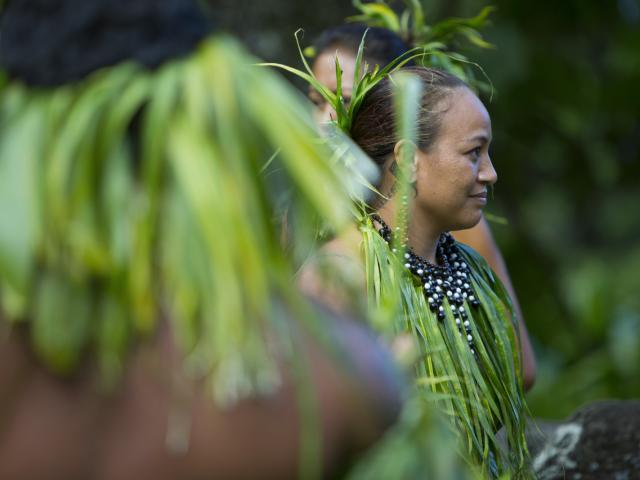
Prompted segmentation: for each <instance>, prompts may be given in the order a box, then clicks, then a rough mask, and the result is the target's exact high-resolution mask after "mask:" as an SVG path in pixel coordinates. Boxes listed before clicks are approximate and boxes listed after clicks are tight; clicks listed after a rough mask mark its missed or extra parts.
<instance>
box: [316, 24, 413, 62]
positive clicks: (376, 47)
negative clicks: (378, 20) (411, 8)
mask: <svg viewBox="0 0 640 480" xmlns="http://www.w3.org/2000/svg"><path fill="white" fill-rule="evenodd" d="M365 32H367V36H366V38H365V43H364V51H363V56H364V59H365V61H366V62H367V63H368V64H369V65H374V64H375V65H380V67H384V66H385V65H387V64H388V63H390V62H391V61H393V60H394V59H396V58H397V57H399V56H400V55H403V54H404V53H406V52H407V51H409V49H410V47H409V46H408V45H407V44H406V43H405V42H404V40H402V38H400V37H399V36H398V35H397V34H396V33H395V32H393V31H391V30H389V29H387V28H380V27H368V26H367V25H364V24H362V23H346V24H344V25H339V26H337V27H333V28H329V29H327V30H325V31H324V32H322V33H321V34H320V36H319V37H318V39H317V40H316V41H315V42H314V44H313V47H314V50H315V52H316V55H320V54H321V53H323V52H325V51H327V50H330V51H333V50H336V49H338V48H340V47H342V48H343V49H345V50H349V51H352V52H353V55H354V56H355V54H356V52H357V51H358V47H359V46H360V41H361V40H362V36H363V35H364V33H365Z"/></svg>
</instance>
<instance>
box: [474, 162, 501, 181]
mask: <svg viewBox="0 0 640 480" xmlns="http://www.w3.org/2000/svg"><path fill="white" fill-rule="evenodd" d="M478 179H479V180H480V182H482V183H486V184H487V185H493V184H494V183H496V182H497V181H498V174H497V173H496V169H495V168H493V163H491V158H489V156H488V155H487V156H486V157H485V158H484V159H483V160H482V164H481V165H480V171H479V172H478Z"/></svg>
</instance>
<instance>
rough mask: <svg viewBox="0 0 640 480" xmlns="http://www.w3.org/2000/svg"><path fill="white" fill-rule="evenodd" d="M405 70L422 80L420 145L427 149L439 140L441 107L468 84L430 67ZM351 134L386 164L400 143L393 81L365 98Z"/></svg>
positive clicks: (379, 84)
mask: <svg viewBox="0 0 640 480" xmlns="http://www.w3.org/2000/svg"><path fill="white" fill-rule="evenodd" d="M401 71H404V72H409V73H412V74H414V75H416V76H417V77H418V78H419V79H420V81H421V83H422V98H421V101H420V115H419V117H418V119H417V123H418V125H417V127H418V128H417V146H418V148H419V149H420V150H422V151H424V152H427V151H428V150H429V148H430V147H431V146H432V145H433V143H434V142H435V140H436V138H437V136H438V132H439V130H440V124H441V123H442V115H443V114H444V112H445V111H446V108H443V107H442V106H441V103H442V102H443V100H445V99H446V98H447V97H449V95H451V93H452V91H453V90H455V89H457V88H462V87H466V88H468V87H467V84H466V83H464V82H463V81H462V80H460V79H459V78H458V77H456V76H454V75H451V74H449V73H446V72H443V71H441V70H436V69H433V68H426V67H407V68H403V69H401ZM351 137H352V138H353V140H354V141H355V142H356V143H357V144H358V145H359V146H360V148H361V149H362V150H363V151H364V152H365V153H366V154H367V155H369V157H371V158H372V159H373V160H374V161H375V162H376V164H378V166H379V167H381V168H382V167H383V166H384V164H385V162H386V161H387V159H388V158H389V156H390V155H391V153H392V152H393V149H394V147H395V145H396V143H397V142H398V138H397V135H396V122H395V113H394V104H393V92H392V81H391V80H390V79H389V77H386V78H384V79H383V80H381V81H380V83H378V85H376V86H375V87H374V88H373V89H372V90H371V91H370V92H369V93H368V94H367V95H366V96H365V97H364V99H363V101H362V104H361V105H360V108H359V109H358V111H357V112H356V114H355V116H354V117H353V122H352V126H351Z"/></svg>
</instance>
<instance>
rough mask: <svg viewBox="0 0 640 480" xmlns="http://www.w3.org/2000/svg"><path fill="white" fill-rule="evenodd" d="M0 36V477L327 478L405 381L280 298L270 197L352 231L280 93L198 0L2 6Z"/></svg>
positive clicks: (392, 404)
mask: <svg viewBox="0 0 640 480" xmlns="http://www.w3.org/2000/svg"><path fill="white" fill-rule="evenodd" d="M0 31H2V37H1V38H0V64H1V68H2V71H3V75H4V78H3V79H2V85H1V87H0V212H2V213H0V333H1V337H0V342H1V343H0V412H2V413H1V416H0V478H20V479H38V478H48V479H51V478H60V479H70V478H83V479H91V478H96V479H97V478H99V479H115V478H117V479H127V478H132V479H133V478H154V479H170V478H233V479H242V478H264V479H266V478H294V477H296V476H298V475H300V476H304V475H310V476H314V475H316V474H317V475H320V476H322V477H325V478H335V476H336V475H338V473H339V472H340V471H341V470H342V469H343V468H345V467H346V466H347V465H348V464H349V463H350V462H351V461H352V459H353V458H354V456H355V455H356V453H358V452H360V451H361V450H363V449H364V448H366V447H367V446H368V445H370V444H371V443H373V442H374V441H375V440H376V439H377V438H378V437H379V436H380V435H381V434H382V432H383V431H384V429H385V428H386V427H387V426H388V425H390V424H391V423H392V422H393V421H394V419H395V417H396V415H397V413H398V410H399V408H400V403H401V398H400V397H401V396H400V391H401V386H402V382H401V381H400V379H399V376H398V374H397V372H396V371H395V369H394V366H393V363H392V362H391V360H390V357H389V356H388V355H387V352H386V350H385V349H384V348H383V347H382V346H380V345H379V344H378V343H377V341H376V339H375V338H374V337H373V336H371V335H370V333H369V332H368V331H366V330H365V329H364V328H363V327H362V326H361V325H360V324H357V323H354V322H353V321H351V320H350V319H347V318H344V317H341V316H337V315H335V314H332V313H330V312H328V311H327V310H326V309H325V308H323V307H322V306H321V305H318V304H310V303H309V302H307V301H306V300H305V299H304V298H303V297H302V296H301V295H300V294H299V292H298V291H297V290H295V289H294V288H293V287H291V285H292V282H291V280H290V279H291V275H292V270H291V268H290V267H289V265H288V259H287V257H286V255H285V254H284V252H282V249H281V247H280V243H279V240H278V228H277V226H275V225H273V222H272V219H273V218H277V217H278V212H277V211H276V205H277V203H278V198H279V194H280V192H281V189H283V188H285V189H288V191H289V192H292V194H293V195H294V196H297V198H298V205H300V206H301V207H300V208H303V209H305V211H306V213H307V214H308V217H309V222H310V223H312V222H313V221H315V219H316V218H321V219H322V220H323V221H325V222H326V223H327V224H330V225H332V226H333V227H334V228H336V229H339V228H340V227H341V225H345V224H346V223H347V222H348V219H349V214H348V211H347V205H348V199H347V198H346V194H344V193H343V192H342V185H341V184H340V177H339V175H338V174H337V173H336V172H335V171H334V170H335V169H334V167H331V168H330V167H328V166H327V165H326V164H325V163H324V158H326V152H324V151H323V150H322V148H321V146H319V145H318V144H317V143H314V142H312V141H311V140H310V136H311V135H312V132H313V125H312V121H311V119H310V117H308V116H307V115H306V114H305V109H304V108H303V107H302V106H300V105H299V103H298V101H297V100H296V99H295V98H294V97H295V95H292V94H291V93H290V92H289V89H288V87H286V86H285V85H283V82H282V81H281V80H280V79H278V78H276V77H275V76H273V75H272V74H270V73H269V72H267V71H266V70H260V69H257V68H252V67H250V66H249V64H250V63H252V61H253V60H252V59H250V58H248V57H247V56H246V54H245V53H244V52H243V50H242V49H241V48H239V47H238V46H237V45H236V44H235V43H234V42H233V41H230V40H228V39H223V38H213V37H211V36H210V34H211V29H210V27H209V25H208V22H207V21H206V20H205V19H204V18H203V17H202V15H201V12H200V11H199V9H198V7H196V2H195V1H194V2H191V1H182V0H180V1H178V0H175V1H174V0H167V1H163V2H156V1H150V0H142V1H137V2H135V3H130V2H124V1H116V2H113V1H106V0H98V1H91V2H84V1H80V0H56V1H50V2H39V1H35V0H34V1H31V0H9V1H8V2H4V7H3V11H2V13H1V18H0ZM212 87H213V88H212ZM276 105H277V107H276ZM275 151H278V152H279V153H278V155H277V156H275V157H273V154H274V152H275ZM273 158H275V160H274V161H276V162H278V163H279V165H280V166H281V167H282V168H280V169H279V172H280V173H279V176H278V175H277V174H276V175H275V177H276V178H269V179H268V180H269V181H266V180H267V178H266V177H265V176H264V175H261V172H262V168H263V166H264V165H265V163H266V162H268V161H269V160H270V159H271V160H273ZM299 165H303V166H304V170H301V169H300V168H299V167H298V166H299ZM314 182H321V183H322V185H323V190H322V191H321V192H320V193H319V192H318V191H316V190H314V189H313V185H314ZM316 320H317V321H316Z"/></svg>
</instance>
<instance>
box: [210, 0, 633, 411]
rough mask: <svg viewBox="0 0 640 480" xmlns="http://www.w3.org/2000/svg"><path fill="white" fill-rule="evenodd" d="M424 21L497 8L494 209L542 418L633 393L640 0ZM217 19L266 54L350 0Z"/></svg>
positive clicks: (344, 9) (487, 54)
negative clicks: (535, 365) (532, 356)
mask: <svg viewBox="0 0 640 480" xmlns="http://www.w3.org/2000/svg"><path fill="white" fill-rule="evenodd" d="M424 4H425V6H426V11H427V15H428V17H427V21H428V22H434V21H437V20H440V19H442V18H445V17H450V16H472V15H475V14H476V13H478V12H479V11H480V9H481V8H482V7H484V6H486V5H494V6H496V7H497V10H496V11H495V13H494V14H493V15H492V17H491V18H492V25H491V26H489V27H488V28H487V29H485V30H484V31H483V32H484V35H485V38H486V39H487V40H488V41H490V42H492V43H493V44H495V46H496V48H495V49H494V50H489V51H479V50H467V51H465V53H466V54H467V55H468V57H469V58H471V59H472V60H475V61H477V62H479V63H480V64H481V65H482V66H483V67H484V69H485V71H486V72H487V74H488V75H489V77H490V78H491V80H492V82H493V85H494V87H495V92H494V95H493V99H492V100H491V101H490V102H489V99H488V98H485V102H486V103H487V106H488V108H489V111H490V113H491V116H492V121H493V128H494V144H493V147H492V158H493V161H494V165H495V166H496V169H497V171H498V175H499V182H498V184H497V185H496V188H495V198H494V200H493V202H492V203H491V204H490V207H489V209H488V211H489V212H490V213H492V214H494V215H496V216H498V217H503V218H504V219H506V221H507V224H506V225H504V224H500V223H494V224H493V231H494V233H495V235H496V237H497V239H498V242H499V244H500V246H501V248H502V252H503V254H504V255H505V257H506V260H507V264H508V266H509V270H510V272H511V276H512V279H513V282H514V284H515V287H516V290H517V292H518V296H519V299H520V302H521V304H522V309H523V311H524V314H525V317H526V320H527V324H528V326H529V330H530V333H531V336H532V339H533V342H534V346H535V349H536V353H537V356H538V362H539V373H538V380H537V384H536V386H535V388H534V389H533V391H532V392H531V393H530V394H529V401H530V405H531V409H532V412H533V414H534V415H535V416H537V417H547V418H563V417H565V416H567V415H568V414H569V413H570V412H572V411H573V410H575V409H576V408H577V407H579V406H580V405H582V404H585V403H588V402H590V401H592V400H595V399H602V398H611V397H615V398H638V397H640V91H639V88H640V0H609V1H606V2H603V1H600V0H590V1H588V0H563V1H561V2H558V1H557V0H538V1H536V2H514V1H512V0H494V1H492V2H485V1H479V0H457V1H456V0H433V1H427V2H424ZM212 13H213V16H214V17H215V19H216V22H217V24H218V26H219V27H222V28H223V29H226V30H228V31H230V32H231V33H233V34H234V35H236V36H237V37H239V38H241V39H242V40H243V41H244V42H245V44H246V45H247V46H248V47H249V49H250V50H252V51H253V52H254V53H256V54H257V55H259V56H260V57H262V58H263V59H266V60H269V61H278V62H284V63H288V64H290V65H294V66H296V67H299V66H300V61H299V59H298V57H297V51H296V47H295V42H294V38H293V33H294V31H295V30H296V29H298V28H303V29H304V30H305V37H304V40H303V43H304V44H309V43H310V42H311V41H312V39H313V38H314V37H315V36H316V35H317V34H318V33H319V32H320V31H321V30H322V29H323V28H326V27H328V26H331V25H335V24H337V23H339V22H341V21H342V20H343V19H344V18H345V17H347V16H349V15H353V14H355V13H356V12H355V10H354V8H353V7H352V6H351V2H350V1H349V0H322V1H320V0H306V1H305V2H296V1H292V0H262V1H261V2H254V1H249V0H219V1H217V2H215V6H214V7H212Z"/></svg>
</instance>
